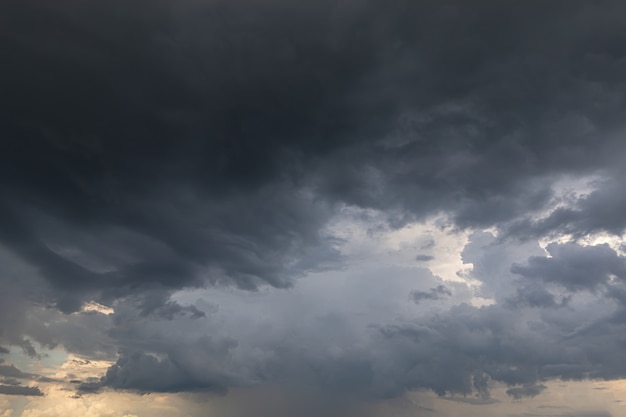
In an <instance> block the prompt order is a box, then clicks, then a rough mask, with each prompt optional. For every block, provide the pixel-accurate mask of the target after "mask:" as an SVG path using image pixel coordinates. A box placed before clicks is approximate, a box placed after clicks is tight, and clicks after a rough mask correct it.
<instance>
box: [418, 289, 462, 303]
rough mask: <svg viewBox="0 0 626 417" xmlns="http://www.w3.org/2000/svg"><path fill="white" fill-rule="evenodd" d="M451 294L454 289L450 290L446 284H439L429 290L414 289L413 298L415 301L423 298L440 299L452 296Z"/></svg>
mask: <svg viewBox="0 0 626 417" xmlns="http://www.w3.org/2000/svg"><path fill="white" fill-rule="evenodd" d="M451 295H452V291H450V290H449V289H448V288H447V287H446V286H445V285H438V286H436V287H435V288H431V289H430V290H428V291H412V292H411V299H412V300H413V301H414V302H415V303H419V302H420V301H423V300H440V299H442V298H445V297H450V296H451Z"/></svg>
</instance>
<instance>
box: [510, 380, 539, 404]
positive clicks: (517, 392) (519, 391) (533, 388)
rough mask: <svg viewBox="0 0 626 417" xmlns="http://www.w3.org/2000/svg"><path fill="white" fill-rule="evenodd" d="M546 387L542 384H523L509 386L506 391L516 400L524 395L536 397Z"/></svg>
mask: <svg viewBox="0 0 626 417" xmlns="http://www.w3.org/2000/svg"><path fill="white" fill-rule="evenodd" d="M546 388H547V387H546V386H545V385H542V384H531V385H523V386H521V387H514V388H509V389H508V390H506V393H507V394H508V395H510V396H511V397H513V398H515V399H516V400H520V399H522V398H524V397H531V398H532V397H536V396H537V395H539V394H541V393H542V392H543V391H544V390H545V389H546Z"/></svg>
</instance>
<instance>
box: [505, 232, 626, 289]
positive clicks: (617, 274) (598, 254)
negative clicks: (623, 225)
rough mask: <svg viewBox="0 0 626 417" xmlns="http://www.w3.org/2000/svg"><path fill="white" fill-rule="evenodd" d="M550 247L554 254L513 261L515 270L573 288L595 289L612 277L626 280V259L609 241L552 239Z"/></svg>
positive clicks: (534, 277)
mask: <svg viewBox="0 0 626 417" xmlns="http://www.w3.org/2000/svg"><path fill="white" fill-rule="evenodd" d="M546 250H547V251H548V253H549V254H550V257H538V256H534V257H531V258H529V259H528V264H527V265H519V264H513V265H512V267H511V271H512V272H513V273H515V274H519V275H521V276H523V277H525V278H527V279H539V280H542V281H544V282H548V283H558V284H560V285H563V286H564V287H565V288H567V289H568V290H570V291H577V290H595V289H596V288H598V287H599V286H602V285H606V284H608V283H609V282H610V281H611V280H619V281H621V282H623V281H624V280H626V259H624V258H623V257H622V256H619V255H618V254H617V252H615V251H614V250H613V249H611V248H610V247H609V246H608V245H607V244H603V245H595V246H581V245H578V244H575V243H568V244H558V243H551V244H549V245H548V246H547V247H546Z"/></svg>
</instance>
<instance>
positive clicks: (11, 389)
mask: <svg viewBox="0 0 626 417" xmlns="http://www.w3.org/2000/svg"><path fill="white" fill-rule="evenodd" d="M0 394H4V395H30V396H38V397H40V396H42V395H43V392H41V390H40V389H39V388H37V387H22V386H15V385H2V384H0Z"/></svg>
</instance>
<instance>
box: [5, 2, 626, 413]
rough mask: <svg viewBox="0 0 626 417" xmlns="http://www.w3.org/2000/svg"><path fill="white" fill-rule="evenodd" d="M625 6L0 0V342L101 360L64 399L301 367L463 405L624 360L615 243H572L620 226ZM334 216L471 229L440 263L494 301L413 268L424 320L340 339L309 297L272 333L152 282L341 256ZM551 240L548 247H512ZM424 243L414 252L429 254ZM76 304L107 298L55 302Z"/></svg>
mask: <svg viewBox="0 0 626 417" xmlns="http://www.w3.org/2000/svg"><path fill="white" fill-rule="evenodd" d="M625 15H626V4H625V3H624V2H622V1H610V0H607V1H596V2H589V1H577V0H568V1H565V0H556V1H549V2H540V1H526V2H509V1H495V0H479V1H472V2H467V1H461V0H457V1H454V0H443V1H441V0H439V1H434V0H432V1H427V0H418V1H404V0H391V1H382V0H381V1H379V0H365V1H351V0H344V1H331V0H321V1H316V2H313V1H306V2H288V1H283V0H267V1H250V0H243V1H235V2H232V1H231V2H229V1H221V0H182V1H178V2H170V1H147V0H131V1H122V0H112V1H104V0H94V1H87V2H85V1H77V0H62V1H56V2H54V3H51V2H48V1H41V0H34V1H29V2H24V1H16V0H6V1H3V2H2V3H1V4H0V49H1V50H2V51H3V52H2V54H3V58H4V59H3V65H1V66H0V91H1V94H0V137H1V139H0V188H1V190H2V192H1V193H0V261H2V265H3V267H2V269H0V286H1V287H2V291H0V343H2V346H19V347H20V348H21V349H22V350H23V351H24V352H25V353H27V354H28V355H31V356H33V357H35V356H36V355H37V351H36V350H35V348H34V344H33V343H35V342H38V343H39V344H40V345H41V346H43V347H45V348H55V347H59V346H62V347H64V348H65V349H67V350H68V351H71V352H76V353H79V354H82V355H85V356H88V354H91V355H93V356H95V357H98V358H107V359H114V360H115V364H114V365H113V366H112V367H111V368H110V369H109V370H108V372H107V373H106V375H104V376H103V378H102V379H101V380H100V381H99V382H93V381H90V382H88V383H86V384H83V385H82V388H81V389H82V391H83V392H91V391H98V390H100V389H104V388H106V387H109V388H113V389H121V390H134V391H138V392H151V391H158V392H179V391H199V390H200V391H215V392H220V393H223V392H225V391H227V390H228V389H229V388H231V387H234V386H237V387H242V386H253V385H255V384H261V383H264V382H276V381H282V382H284V381H293V380H302V381H307V382H310V385H315V386H321V387H325V388H326V391H327V392H330V391H332V392H336V393H338V394H337V395H340V394H341V395H344V394H345V395H346V396H352V397H375V398H383V397H391V396H395V395H400V394H402V393H403V392H404V391H405V390H407V389H416V388H417V389H421V388H426V389H432V390H433V391H435V392H437V393H439V394H442V395H443V394H445V393H450V392H452V393H463V394H470V393H474V394H476V395H477V396H478V397H477V399H476V401H483V402H488V401H491V399H490V397H489V392H490V387H491V386H492V384H493V383H503V384H505V385H507V386H508V394H509V395H510V396H511V397H512V398H515V399H519V398H527V397H533V396H536V395H539V394H541V392H542V391H543V390H544V388H545V387H544V385H542V381H544V380H546V379H550V378H563V379H582V378H586V377H595V378H606V379H610V378H622V377H625V376H626V367H625V366H624V365H623V364H622V362H623V361H622V356H623V355H622V353H623V352H622V350H623V349H622V348H623V346H624V340H623V337H622V336H620V335H622V334H624V333H623V331H624V323H625V321H624V317H626V314H625V313H624V311H625V310H624V306H625V305H626V289H625V287H624V280H625V279H626V264H625V261H624V257H623V256H622V254H620V253H619V252H618V251H617V250H616V249H615V248H614V247H610V246H609V245H608V244H607V245H604V244H596V245H586V244H583V243H582V240H583V238H584V237H586V236H588V235H589V234H593V233H596V234H597V233H607V234H608V235H611V236H620V235H621V234H622V233H623V232H624V230H625V227H626V217H625V216H624V214H623V213H624V212H626V211H625V210H626V198H624V196H625V195H626V192H625V190H624V186H623V181H622V178H623V175H624V168H623V167H624V166H626V165H625V163H626V160H625V159H626V158H625V157H626V149H625V146H626V142H625V141H624V140H623V135H624V132H626V122H625V119H624V107H625V106H624V104H625V100H626V75H625V74H626V30H625V29H624V24H623V23H624V22H623V20H624V19H623V16H625ZM583 180H584V181H586V183H585V184H586V185H587V186H589V187H590V191H589V192H586V193H580V194H576V193H569V194H568V193H564V192H563V190H562V189H561V188H559V187H561V186H562V184H564V183H567V182H568V181H574V182H575V181H583ZM345 207H351V208H355V209H375V210H378V212H380V213H382V214H383V217H384V218H385V221H387V222H388V225H387V226H388V227H390V228H391V229H393V228H396V227H400V226H403V225H405V224H407V223H408V222H412V221H423V220H425V219H427V218H429V216H431V215H440V216H443V217H444V218H445V219H446V221H447V222H448V223H447V224H445V225H443V226H444V228H446V230H463V229H467V230H482V229H487V228H494V229H493V230H497V231H498V232H499V237H498V239H495V238H494V237H493V236H492V235H491V234H489V233H483V234H481V233H474V234H472V235H471V237H470V241H469V243H468V245H467V246H466V247H465V249H464V250H463V254H462V256H463V260H464V261H465V262H467V263H472V265H473V270H472V272H471V274H470V275H468V276H469V277H470V278H472V279H473V280H474V281H476V282H478V283H479V284H480V285H478V286H477V289H476V294H475V295H477V296H481V297H484V298H489V299H490V300H493V301H494V303H495V304H494V305H491V306H485V307H482V308H477V307H473V306H471V305H469V304H468V303H469V302H471V298H472V297H471V296H469V297H467V298H466V299H463V300H462V301H463V303H461V302H460V304H459V305H456V306H455V307H452V308H450V306H451V305H452V304H451V303H453V299H455V297H464V295H463V294H465V293H469V292H470V291H473V290H470V289H469V287H468V286H467V285H465V284H458V285H456V284H455V285H456V286H455V285H452V284H450V285H448V283H446V285H443V284H441V280H440V279H437V278H435V277H434V276H432V274H426V273H424V276H423V277H422V276H420V279H419V280H418V281H419V282H418V285H416V286H414V287H413V290H412V292H410V291H407V293H409V297H408V300H406V301H408V304H410V307H411V308H415V309H426V308H433V309H437V308H440V307H441V308H445V310H442V311H439V310H433V311H436V313H433V314H430V313H428V314H426V313H424V314H423V315H422V316H420V317H418V318H415V319H414V320H413V319H412V320H407V321H406V322H397V321H395V322H393V323H391V322H392V320H386V319H382V318H381V319H380V320H379V321H378V317H376V318H372V320H371V322H368V323H361V322H359V323H358V324H359V326H361V327H362V328H365V329H367V331H364V332H363V333H364V334H359V335H358V337H357V336H356V335H353V334H352V333H351V331H350V329H352V327H353V326H351V321H350V320H356V319H354V318H353V317H343V316H341V315H340V314H338V317H334V316H332V314H331V313H330V312H328V313H327V312H324V314H327V315H329V316H330V317H331V318H327V315H323V314H322V312H319V311H318V313H319V314H320V317H321V318H320V320H318V321H316V322H315V324H312V325H310V326H311V328H312V329H313V330H311V329H309V330H311V335H312V336H308V335H307V329H306V328H304V327H300V326H299V325H300V324H301V323H299V322H298V321H297V319H296V317H299V316H297V314H296V313H298V311H299V309H297V308H293V306H292V305H291V304H289V302H285V305H284V306H280V307H281V308H284V310H285V311H284V313H285V314H283V315H281V316H280V318H281V319H283V316H286V317H287V318H286V319H285V320H287V319H291V320H293V322H291V321H289V320H287V321H289V322H288V326H287V325H286V327H288V329H289V332H287V330H285V331H284V332H283V331H275V333H272V332H271V331H270V330H272V329H273V327H272V324H271V323H270V324H267V323H266V324H267V328H265V327H263V329H265V330H267V329H269V330H267V334H266V333H265V332H259V330H258V329H256V328H254V326H252V325H251V330H250V331H249V332H250V334H249V335H246V337H249V340H243V339H245V337H243V336H242V337H241V339H242V340H239V339H237V337H235V336H233V335H231V333H236V332H237V329H240V328H245V326H246V325H249V323H247V322H245V320H240V321H235V319H234V318H232V317H229V319H231V320H233V322H228V323H230V325H231V326H232V327H231V328H227V329H225V328H222V327H220V326H227V325H226V324H224V322H219V320H215V321H212V320H213V315H212V314H213V313H216V312H217V311H218V310H219V308H218V307H217V306H210V305H207V304H205V305H203V304H202V303H200V302H198V303H196V304H195V305H183V304H184V303H183V302H181V301H176V300H175V299H174V298H173V294H174V293H176V292H177V291H179V290H191V289H199V288H216V287H222V286H226V287H237V288H238V289H243V290H251V291H258V290H262V289H264V288H265V287H268V286H269V287H275V288H289V287H292V286H293V285H294V282H295V280H296V279H297V278H301V277H303V276H305V275H307V274H310V273H313V272H321V271H333V270H339V269H341V268H346V265H347V262H348V261H347V260H346V259H345V256H344V254H342V252H341V251H340V250H339V247H340V246H341V245H342V243H343V241H342V238H341V237H338V236H332V234H331V233H329V232H328V230H327V229H326V226H328V225H329V222H330V221H331V219H334V218H335V217H334V216H335V215H337V214H338V213H343V212H342V211H341V210H342V209H343V208H345ZM555 237H562V238H564V239H565V238H567V239H565V240H568V241H567V242H565V243H551V244H549V245H548V246H547V247H546V250H547V252H548V254H549V256H546V253H545V252H543V249H542V248H540V247H539V246H538V245H537V244H536V240H537V239H541V238H545V239H552V238H555ZM430 242H431V243H429V244H427V245H425V246H422V247H421V249H423V250H426V251H427V252H428V253H426V254H418V255H415V253H416V252H412V255H411V256H412V257H413V258H412V261H413V262H415V261H418V262H419V265H426V263H428V264H431V263H433V264H434V263H436V262H437V261H438V258H437V257H435V256H433V255H431V250H433V248H434V247H435V242H434V241H430ZM416 248H417V246H416ZM432 253H434V252H432ZM423 271H425V269H424V270H422V272H423ZM393 272H394V273H399V272H398V271H396V270H394V271H393ZM383 273H384V271H383V272H381V274H383ZM383 278H384V279H387V278H388V277H387V276H383V275H381V279H383ZM411 279H412V278H411ZM416 282H417V281H416ZM370 290H371V288H367V287H366V286H363V287H361V286H360V284H359V285H355V288H354V293H352V292H351V293H350V296H349V297H346V302H345V306H347V307H350V306H351V304H350V303H351V302H355V303H356V301H354V300H355V299H358V298H359V296H360V295H361V294H362V293H365V292H366V291H370ZM233 291H235V290H233ZM333 291H335V290H333ZM337 291H339V290H338V289H337ZM381 291H382V290H381ZM464 291H465V292H464ZM331 293H332V291H330V290H329V293H328V294H325V295H324V297H319V300H318V303H312V304H315V305H323V302H322V301H321V300H325V299H326V298H327V297H326V296H328V297H330V296H331ZM333 294H334V293H333ZM403 296H404V297H405V299H406V294H403ZM294 297H296V295H294ZM381 298H384V297H383V296H382V295H381ZM91 301H95V302H98V303H100V304H101V305H104V306H109V307H110V306H113V307H115V312H114V313H111V314H110V315H105V314H99V313H93V314H91V313H84V312H83V313H81V314H70V313H77V312H79V311H80V310H81V308H82V307H83V306H84V305H85V303H86V302H91ZM411 301H412V302H411ZM217 304H219V303H216V305H217ZM372 305H375V304H372ZM345 306H344V305H343V304H342V307H345ZM100 307H102V306H100ZM298 307H299V308H302V309H304V308H305V307H306V306H305V305H304V304H303V305H302V306H298ZM347 307H346V308H347ZM246 308H250V309H249V310H246ZM246 308H243V307H242V309H241V310H242V311H247V312H250V311H254V310H253V308H255V307H254V306H253V307H249V306H246ZM277 308H278V307H277ZM370 308H371V307H370ZM357 310H358V309H356V308H355V310H354V311H357ZM566 310H567V311H566ZM281 311H282V310H281ZM358 311H360V313H359V314H361V313H362V311H361V310H358ZM411 311H413V310H411ZM418 311H422V310H418ZM424 311H425V310H424ZM568 312H570V313H568ZM420 314H421V313H420ZM233 316H235V315H234V314H233ZM292 316H293V318H292ZM355 316H358V315H355ZM359 317H360V316H359ZM257 319H258V320H259V321H262V320H264V316H263V314H260V315H259V317H255V320H257ZM305 319H306V317H305ZM303 320H304V319H303ZM359 320H360V319H359ZM581 320H584V323H582V324H581V323H580V321H581ZM226 321H227V320H226ZM226 321H225V322H226ZM233 323H234V324H233ZM320 323H322V324H323V325H322V324H320ZM202 326H206V327H202ZM316 326H317V327H316ZM342 326H343V327H342ZM361 327H359V328H361ZM198 329H200V330H198ZM303 329H304V330H303ZM196 332H198V333H196ZM199 333H201V334H199ZM173 335H176V336H173ZM239 336H241V335H239ZM350 337H354V340H357V339H358V340H359V343H356V342H354V340H352V339H350ZM173 338H175V339H176V340H173ZM333 338H334V339H333ZM359 338H361V339H359ZM327 339H328V340H330V339H332V340H335V341H336V344H335V345H333V346H332V348H331V347H329V346H319V345H318V344H316V343H320V342H319V340H327ZM361 342H363V343H364V344H365V346H366V348H363V347H358V346H361V345H360V343H361ZM2 346H0V353H1V354H8V353H9V352H8V349H6V348H4V347H2ZM11 349H13V348H11ZM116 355H117V356H116ZM3 369H4V371H2V370H3ZM12 369H13V368H10V366H9V365H0V373H1V372H5V373H7V374H6V375H4V374H2V376H3V377H7V378H24V376H23V375H22V376H19V375H9V373H10V372H13V371H12ZM305 385H306V384H305ZM0 393H7V394H11V393H12V394H15V395H41V391H39V389H38V388H36V387H25V386H19V385H11V384H9V383H6V384H3V385H0Z"/></svg>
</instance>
